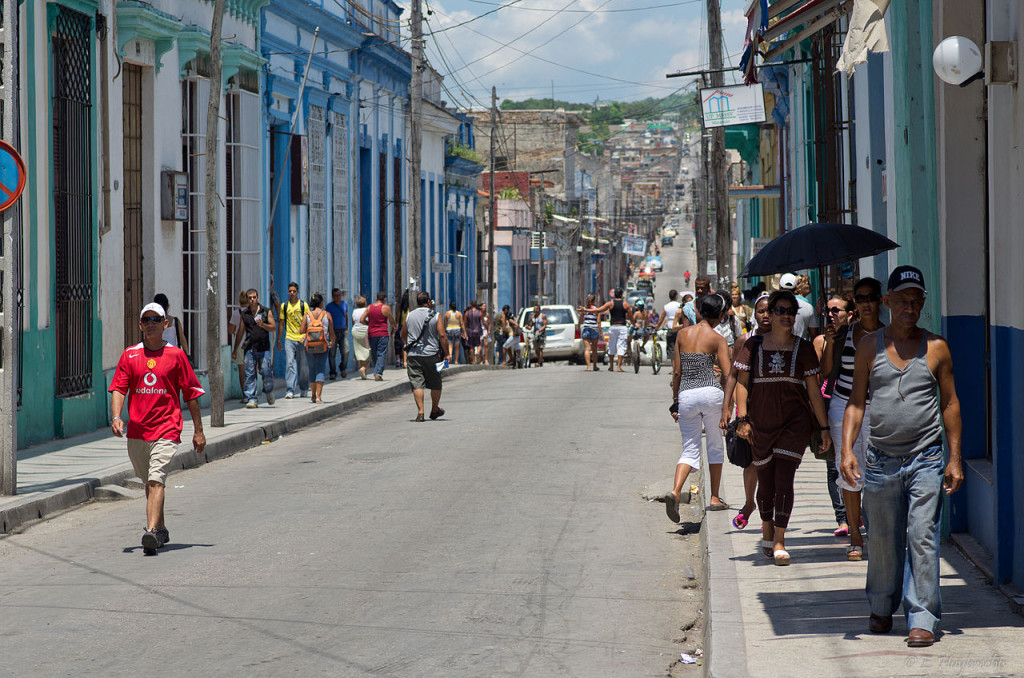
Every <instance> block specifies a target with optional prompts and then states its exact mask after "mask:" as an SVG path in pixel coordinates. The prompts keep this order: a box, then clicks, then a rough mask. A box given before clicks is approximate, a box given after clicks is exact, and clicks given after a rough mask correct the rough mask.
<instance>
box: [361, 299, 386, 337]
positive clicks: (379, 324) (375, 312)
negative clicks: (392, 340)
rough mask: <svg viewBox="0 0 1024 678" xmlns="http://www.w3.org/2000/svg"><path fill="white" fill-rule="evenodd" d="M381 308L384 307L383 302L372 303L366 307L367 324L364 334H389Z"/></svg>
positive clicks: (369, 335)
mask: <svg viewBox="0 0 1024 678" xmlns="http://www.w3.org/2000/svg"><path fill="white" fill-rule="evenodd" d="M382 308H384V304H380V303H374V304H371V305H370V307H369V308H368V309H366V322H367V326H368V327H367V331H366V336H368V337H387V336H389V335H390V332H388V319H387V318H386V317H385V316H384V313H383V312H382V311H381V309H382Z"/></svg>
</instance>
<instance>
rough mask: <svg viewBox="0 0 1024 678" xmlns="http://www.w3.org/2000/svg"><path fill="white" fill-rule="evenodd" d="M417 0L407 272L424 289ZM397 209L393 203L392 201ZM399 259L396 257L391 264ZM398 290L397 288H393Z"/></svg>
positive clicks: (416, 1) (415, 4) (416, 6)
mask: <svg viewBox="0 0 1024 678" xmlns="http://www.w3.org/2000/svg"><path fill="white" fill-rule="evenodd" d="M420 2H421V0H412V17H411V19H410V24H411V33H412V42H411V45H410V50H409V51H410V53H411V54H412V79H411V80H410V82H409V136H410V137H411V138H410V140H409V275H410V277H412V278H414V279H415V280H416V281H417V284H416V285H415V287H418V288H419V289H424V288H425V286H424V285H423V281H421V280H420V276H421V274H422V270H423V264H422V263H421V260H420V252H421V245H420V235H421V232H420V222H421V217H420V208H421V206H422V202H423V196H422V191H421V190H420V173H421V167H422V166H423V161H422V150H423V149H422V145H421V144H422V141H423V133H422V132H421V127H422V124H423V10H422V8H421V7H420ZM396 209H397V205H396ZM400 265H401V262H399V261H396V262H395V266H400ZM395 293H396V294H397V293H398V290H395Z"/></svg>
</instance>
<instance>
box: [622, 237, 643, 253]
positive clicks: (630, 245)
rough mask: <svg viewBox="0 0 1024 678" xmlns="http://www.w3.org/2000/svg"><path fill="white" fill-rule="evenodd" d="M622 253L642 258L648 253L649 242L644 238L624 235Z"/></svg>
mask: <svg viewBox="0 0 1024 678" xmlns="http://www.w3.org/2000/svg"><path fill="white" fill-rule="evenodd" d="M622 253H623V254H631V255H633V256H634V257H642V256H643V255H644V254H646V253H647V241H646V240H644V239H643V238H634V237H633V236H629V235H624V236H622Z"/></svg>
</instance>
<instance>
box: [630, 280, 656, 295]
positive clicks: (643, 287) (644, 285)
mask: <svg viewBox="0 0 1024 678" xmlns="http://www.w3.org/2000/svg"><path fill="white" fill-rule="evenodd" d="M633 290H634V291H635V292H637V293H640V292H646V293H647V294H654V281H653V280H651V279H649V278H641V279H640V280H637V281H636V285H635V286H634V288H633Z"/></svg>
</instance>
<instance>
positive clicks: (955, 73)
mask: <svg viewBox="0 0 1024 678" xmlns="http://www.w3.org/2000/svg"><path fill="white" fill-rule="evenodd" d="M932 67H933V68H934V69H935V74H936V75H937V76H939V79H940V80H942V81H943V82H945V83H948V84H950V85H960V86H961V87H964V86H966V85H968V84H969V83H971V82H973V81H974V80H976V79H977V78H979V77H981V76H982V75H983V74H984V71H983V70H982V69H983V67H984V60H983V59H982V57H981V50H980V49H979V48H978V46H977V45H976V44H974V41H973V40H971V39H970V38H965V37H964V36H962V35H954V36H951V37H948V38H946V39H945V40H943V41H942V42H940V43H939V44H938V45H937V46H936V47H935V52H934V53H932Z"/></svg>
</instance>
